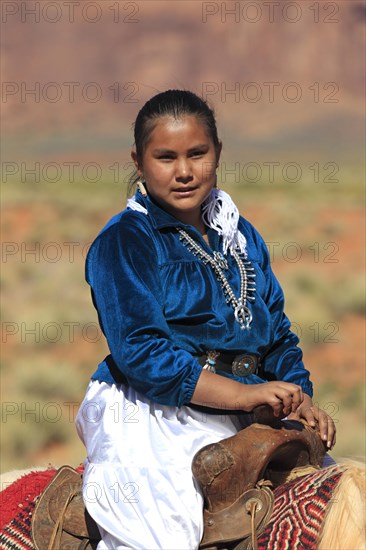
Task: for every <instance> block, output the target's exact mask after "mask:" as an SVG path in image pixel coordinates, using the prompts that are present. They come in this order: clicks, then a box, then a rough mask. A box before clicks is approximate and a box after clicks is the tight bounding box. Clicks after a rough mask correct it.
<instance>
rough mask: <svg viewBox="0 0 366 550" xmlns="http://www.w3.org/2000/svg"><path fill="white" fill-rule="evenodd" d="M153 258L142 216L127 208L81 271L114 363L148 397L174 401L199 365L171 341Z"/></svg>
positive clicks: (186, 392)
mask: <svg viewBox="0 0 366 550" xmlns="http://www.w3.org/2000/svg"><path fill="white" fill-rule="evenodd" d="M158 259H159V248H158V244H157V242H156V240H155V238H154V232H153V230H152V229H151V227H150V226H149V224H148V221H147V217H146V216H145V215H144V214H139V213H135V212H127V213H126V214H125V215H124V218H123V219H122V221H119V222H118V223H115V224H113V225H112V226H111V227H109V228H108V229H106V230H105V231H104V232H103V233H102V234H100V235H99V237H98V238H97V239H96V240H95V241H94V243H93V245H92V247H91V249H90V251H89V254H88V258H87V264H86V273H87V280H88V282H89V284H90V285H91V288H92V293H93V301H94V304H95V306H96V308H97V311H98V316H99V321H100V324H101V328H102V331H103V333H104V334H105V336H106V339H107V342H108V345H109V349H110V352H111V355H112V358H113V361H114V363H115V364H116V366H117V367H118V369H119V370H120V371H121V372H122V373H123V375H124V376H125V378H126V379H127V381H128V383H129V384H130V385H131V387H133V388H134V389H136V390H137V391H139V392H141V393H142V394H144V395H146V396H147V397H148V398H149V399H151V400H153V401H155V402H157V403H160V404H165V405H174V406H178V407H179V406H182V405H183V404H187V403H189V402H190V400H191V397H192V395H193V392H194V389H195V387H196V384H197V381H198V378H199V376H200V374H201V370H202V367H201V366H200V364H199V363H198V361H197V360H196V359H195V358H194V357H193V356H192V355H191V354H190V353H188V352H187V351H185V350H182V349H179V348H178V347H176V346H174V345H173V342H172V339H171V334H170V329H169V326H168V324H167V322H166V320H165V318H164V313H163V295H164V289H163V288H161V280H160V277H159V263H158Z"/></svg>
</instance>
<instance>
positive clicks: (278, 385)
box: [244, 381, 304, 418]
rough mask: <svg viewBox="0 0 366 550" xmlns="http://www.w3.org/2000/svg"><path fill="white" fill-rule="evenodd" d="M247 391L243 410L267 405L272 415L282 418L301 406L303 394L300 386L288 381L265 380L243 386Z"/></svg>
mask: <svg viewBox="0 0 366 550" xmlns="http://www.w3.org/2000/svg"><path fill="white" fill-rule="evenodd" d="M244 387H245V389H246V391H247V392H248V395H247V401H248V404H247V405H246V406H245V408H244V410H245V411H252V410H253V409H254V408H255V407H258V406H260V405H269V406H270V407H271V408H272V410H273V414H274V416H276V417H278V418H284V417H285V416H288V415H289V414H291V413H295V412H296V411H297V410H298V409H299V407H300V406H301V404H302V402H303V399H304V394H303V391H302V389H301V387H300V386H297V385H296V384H291V383H289V382H281V381H278V382H277V381H276V382H267V383H265V384H253V385H249V384H248V385H247V386H244Z"/></svg>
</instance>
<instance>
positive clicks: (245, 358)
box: [231, 353, 258, 376]
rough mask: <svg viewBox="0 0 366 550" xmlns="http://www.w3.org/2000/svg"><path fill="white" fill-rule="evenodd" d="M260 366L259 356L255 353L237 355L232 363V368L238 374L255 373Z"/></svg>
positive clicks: (247, 374)
mask: <svg viewBox="0 0 366 550" xmlns="http://www.w3.org/2000/svg"><path fill="white" fill-rule="evenodd" d="M257 367H258V357H256V356H255V355H249V354H248V353H245V354H244V355H237V356H236V357H235V359H234V361H233V363H232V366H231V369H232V371H233V374H236V376H249V375H250V374H254V373H255V372H256V370H257Z"/></svg>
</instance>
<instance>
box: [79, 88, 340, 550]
mask: <svg viewBox="0 0 366 550" xmlns="http://www.w3.org/2000/svg"><path fill="white" fill-rule="evenodd" d="M220 153H221V142H220V141H219V139H218V135H217V129H216V123H215V118H214V113H213V111H212V110H211V109H210V108H209V107H208V105H207V104H206V102H205V101H203V100H202V99H200V98H199V97H197V96H196V95H195V94H193V93H191V92H188V91H180V90H169V91H167V92H163V93H161V94H158V95H156V96H155V97H153V98H152V99H150V100H149V101H148V102H147V103H146V104H145V105H144V106H143V108H142V109H141V111H140V112H139V113H138V116H137V119H136V122H135V149H134V150H133V151H132V158H133V161H134V163H135V165H136V169H137V175H138V177H139V182H138V188H139V190H138V191H137V192H136V194H135V196H134V197H133V199H130V200H129V201H128V205H127V208H126V209H125V210H124V211H123V212H121V213H120V214H117V215H116V216H114V217H113V218H112V219H111V220H110V221H109V223H108V224H107V225H106V226H105V227H104V229H103V230H102V231H101V233H100V234H99V235H98V237H97V238H96V239H95V241H94V243H93V244H92V246H91V248H90V251H89V254H88V257H87V263H86V276H87V280H88V283H89V284H90V286H91V289H92V297H93V302H94V304H95V307H96V309H97V311H98V316H99V321H100V324H101V327H102V330H103V333H104V334H105V337H106V339H107V341H108V344H109V348H110V355H109V356H108V357H106V358H105V359H104V361H102V362H101V363H100V364H99V366H98V369H97V371H96V373H95V374H94V375H93V376H92V381H91V382H90V384H89V387H88V390H87V393H86V396H85V399H84V401H83V403H82V405H81V408H80V411H79V413H78V417H77V429H78V433H79V435H80V437H81V439H82V440H83V442H84V443H85V445H86V448H87V459H86V461H85V474H84V500H85V504H86V507H87V508H88V511H89V512H90V514H91V516H92V517H93V518H94V519H95V521H96V522H97V524H98V526H99V529H100V533H101V536H102V541H101V542H100V543H99V546H98V550H104V549H113V550H117V549H118V550H120V549H124V548H135V549H144V550H146V549H149V550H154V549H164V550H174V549H176V550H183V549H184V550H186V549H196V548H198V545H199V542H200V539H201V537H202V525H203V521H202V506H203V502H202V496H201V494H200V492H199V490H198V489H197V487H196V486H195V481H194V479H193V478H192V472H191V462H192V458H193V456H194V454H195V453H196V452H197V451H198V450H199V449H201V448H202V447H203V446H205V445H207V444H208V443H213V442H216V441H218V440H220V439H224V438H226V437H230V436H231V435H233V434H235V433H236V432H237V431H238V430H240V429H242V428H243V427H245V426H246V425H248V424H249V423H250V421H251V415H250V411H252V410H253V409H254V408H255V407H256V406H258V405H263V404H266V405H269V406H270V407H272V409H273V411H274V413H275V414H276V415H277V416H279V417H281V418H282V417H284V416H288V415H292V416H293V417H297V418H299V417H301V418H304V419H306V420H307V421H308V422H309V423H310V424H314V423H315V422H316V421H317V422H319V427H320V432H321V436H322V438H323V439H324V441H326V442H327V445H328V447H329V448H331V447H332V446H333V444H334V442H335V426H334V423H333V421H332V419H331V418H330V417H329V416H328V415H327V414H326V413H325V412H324V411H322V410H320V409H318V408H317V407H314V406H313V404H312V401H311V396H312V384H311V382H310V380H309V373H308V371H307V370H305V368H304V365H303V363H302V352H301V350H300V349H299V348H298V347H297V344H298V338H297V336H296V335H295V334H293V333H292V332H291V331H290V324H291V323H290V321H289V320H288V318H287V317H286V316H285V314H284V311H283V307H284V298H283V293H282V290H281V287H280V285H279V283H278V282H277V280H276V278H275V277H274V275H273V273H272V270H271V267H270V262H269V255H268V252H267V249H266V246H265V244H264V241H263V239H262V238H261V236H260V235H259V234H258V233H257V231H256V230H255V229H254V228H253V226H252V225H251V224H250V223H249V222H248V221H247V220H245V219H244V218H242V217H240V216H239V214H238V211H237V208H236V206H235V205H234V203H233V202H232V200H231V199H230V197H229V196H228V195H227V194H226V193H224V192H223V191H221V190H219V189H217V182H216V170H217V167H218V164H219V159H220Z"/></svg>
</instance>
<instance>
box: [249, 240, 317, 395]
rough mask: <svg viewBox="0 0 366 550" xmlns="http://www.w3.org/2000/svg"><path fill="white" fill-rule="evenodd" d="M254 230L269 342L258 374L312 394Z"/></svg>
mask: <svg viewBox="0 0 366 550" xmlns="http://www.w3.org/2000/svg"><path fill="white" fill-rule="evenodd" d="M255 233H256V236H255V238H256V241H257V247H258V249H259V252H260V257H261V264H262V265H261V269H262V271H263V273H264V276H265V279H266V289H265V296H264V301H265V303H266V305H267V307H268V309H269V312H270V316H271V325H272V331H271V332H272V338H271V345H270V347H269V349H268V351H267V352H266V354H265V355H264V357H263V358H262V375H263V377H264V378H265V379H267V380H283V381H285V382H292V383H294V384H298V385H299V386H301V387H302V389H303V391H304V392H305V393H307V394H308V395H310V396H312V395H313V386H312V383H311V381H310V379H309V372H308V371H307V370H306V369H305V367H304V363H303V361H302V357H303V354H302V350H301V349H300V348H299V347H298V344H299V338H298V337H297V335H296V334H294V333H293V332H292V331H291V330H290V327H291V322H290V321H289V319H288V317H287V316H286V315H285V313H284V305H285V299H284V294H283V291H282V288H281V286H280V284H279V282H278V280H277V279H276V277H275V275H274V273H273V271H272V268H271V264H270V258H269V253H268V250H267V247H266V244H265V242H264V241H263V239H262V237H261V236H260V235H259V234H258V233H257V232H255Z"/></svg>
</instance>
